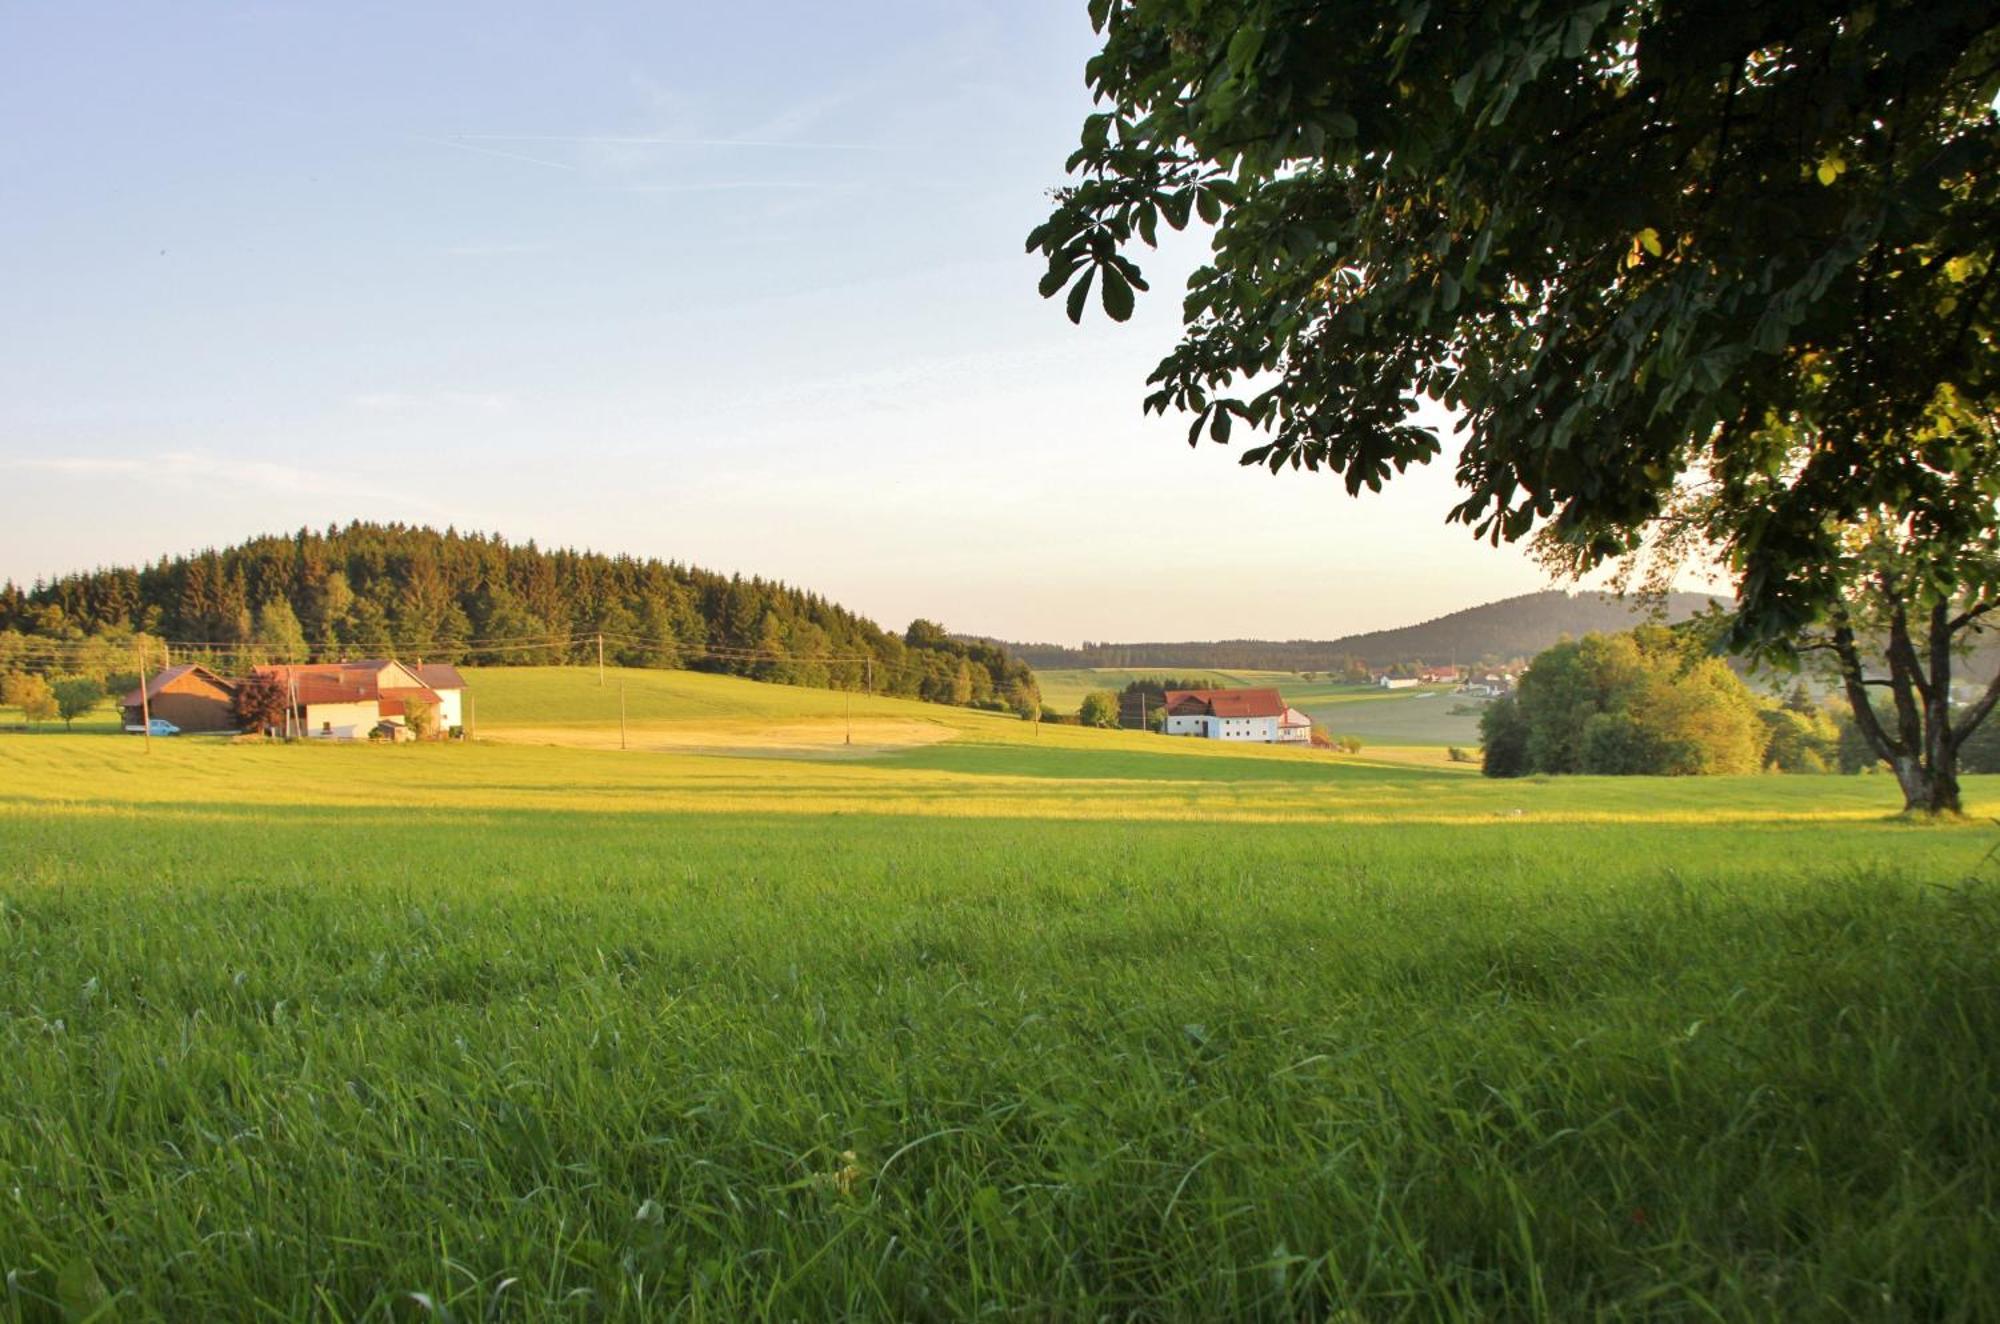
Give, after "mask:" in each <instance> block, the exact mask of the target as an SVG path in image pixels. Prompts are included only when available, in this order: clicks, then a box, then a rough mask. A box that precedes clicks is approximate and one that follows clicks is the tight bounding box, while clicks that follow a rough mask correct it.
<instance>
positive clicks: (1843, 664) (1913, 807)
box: [1833, 608, 2000, 815]
mask: <svg viewBox="0 0 2000 1324" xmlns="http://www.w3.org/2000/svg"><path fill="white" fill-rule="evenodd" d="M1950 624H1951V623H1950V622H1949V620H1948V619H1947V618H1946V617H1945V615H1944V613H1943V612H1942V611H1941V610H1940V611H1935V612H1933V613H1932V618H1931V623H1930V631H1929V636H1930V637H1929V640H1928V642H1929V644H1930V650H1929V651H1930V653H1931V656H1930V665H1929V666H1928V667H1925V666H1923V665H1922V663H1921V662H1920V661H1919V659H1918V656H1917V653H1916V650H1915V649H1914V647H1912V643H1911V639H1910V636H1909V632H1908V629H1907V625H1906V620H1905V617H1904V615H1903V613H1902V611H1901V609H1900V608H1899V609H1898V610H1897V611H1896V612H1895V614H1894V616H1893V617H1892V619H1891V623H1890V629H1889V647H1888V658H1887V660H1888V663H1889V679H1888V681H1887V682H1886V683H1887V687H1888V688H1889V690H1890V693H1891V695H1892V696H1893V698H1894V700H1895V716H1896V723H1895V729H1894V731H1893V732H1892V731H1891V729H1890V728H1889V727H1888V726H1887V725H1885V724H1884V722H1883V721H1882V720H1881V717H1880V716H1879V714H1877V713H1876V711H1875V707H1874V705H1873V703H1871V702H1870V700H1869V697H1868V689H1867V687H1868V686H1869V685H1870V684H1876V685H1880V684H1883V683H1884V682H1881V681H1869V680H1867V679H1865V678H1864V677H1863V675H1862V668H1861V657H1860V650H1859V648H1858V646H1857V643H1856V640H1855V637H1854V632H1853V630H1852V629H1851V628H1850V627H1849V626H1847V625H1846V624H1845V623H1842V624H1841V625H1840V626H1838V627H1837V628H1836V629H1835V631H1834V636H1833V647H1834V654H1835V656H1836V657H1837V658H1838V659H1839V661H1840V672H1841V679H1842V680H1843V682H1844V683H1845V685H1846V689H1847V697H1848V699H1849V701H1850V704H1851V705H1852V707H1853V709H1854V720H1855V724H1856V725H1857V726H1858V727H1860V729H1861V733H1862V735H1863V736H1864V737H1865V738H1866V739H1867V741H1868V744H1869V747H1870V748H1872V749H1873V750H1874V751H1875V753H1876V754H1877V755H1878V756H1879V757H1880V758H1881V759H1882V761H1883V762H1885V763H1887V764H1888V765H1889V767H1890V768H1891V769H1892V770H1893V771H1894V772H1895V774H1896V784H1897V785H1898V786H1900V787H1901V788H1902V791H1903V812H1904V813H1906V814H1912V813H1914V814H1930V815H1936V814H1958V813H1961V812H1963V803H1962V801H1961V800H1960V797H1959V790H1958V747H1959V744H1960V743H1961V742H1962V740H1963V739H1964V737H1965V735H1966V733H1967V732H1969V731H1970V730H1971V728H1972V726H1973V725H1976V724H1977V722H1978V720H1979V719H1980V718H1981V717H1983V716H1984V715H1985V712H1984V708H1982V709H1980V710H1979V711H1978V712H1976V713H1975V714H1973V715H1971V716H1970V719H1969V721H1968V722H1967V723H1966V724H1965V725H1964V726H1963V727H1962V728H1960V729H1954V728H1953V726H1952V721H1951V650H1950V644H1951V635H1952V631H1951V628H1950ZM1994 683H1995V687H1996V689H2000V679H1996V680H1995V682H1994ZM1989 706H1990V701H1989Z"/></svg>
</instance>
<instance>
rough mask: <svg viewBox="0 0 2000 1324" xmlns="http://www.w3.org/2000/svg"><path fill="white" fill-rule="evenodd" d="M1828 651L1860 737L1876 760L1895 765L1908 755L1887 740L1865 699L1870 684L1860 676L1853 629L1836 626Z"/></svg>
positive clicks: (1844, 625) (1880, 724)
mask: <svg viewBox="0 0 2000 1324" xmlns="http://www.w3.org/2000/svg"><path fill="white" fill-rule="evenodd" d="M1830 647H1832V649H1833V652H1834V656H1835V657H1837V658H1838V659H1840V679H1841V681H1842V682H1843V683H1844V684H1845V685H1846V687H1847V702H1848V704H1849V706H1851V707H1852V708H1853V709H1854V724H1855V725H1856V726H1857V727H1859V728H1861V734H1862V737H1863V738H1864V739H1866V740H1867V741H1868V745H1869V748H1871V749H1873V750H1874V751H1875V754H1876V757H1878V758H1881V759H1884V760H1887V761H1888V762H1891V763H1893V762H1895V761H1896V759H1897V758H1899V757H1901V756H1902V755H1904V754H1905V753H1907V751H1906V750H1905V749H1904V748H1903V746H1902V745H1901V744H1899V743H1898V742H1896V741H1894V740H1891V739H1890V738H1889V733H1888V732H1887V731H1885V730H1883V729H1882V719H1881V718H1879V717H1877V716H1876V715H1875V705H1874V704H1873V703H1871V702H1870V701H1869V699H1868V685H1869V682H1868V681H1867V680H1864V679H1863V678H1862V675H1861V654H1860V651H1859V650H1858V649H1856V648H1855V646H1854V630H1853V628H1852V627H1850V626H1849V625H1847V624H1846V623H1845V622H1842V623H1841V624H1840V625H1837V626H1835V627H1834V631H1833V639H1832V641H1831V644H1830ZM1875 683H1876V684H1881V683H1882V682H1880V681H1877V682H1875Z"/></svg>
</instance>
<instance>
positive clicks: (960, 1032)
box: [0, 670, 2000, 1321]
mask: <svg viewBox="0 0 2000 1324" xmlns="http://www.w3.org/2000/svg"><path fill="white" fill-rule="evenodd" d="M611 680H612V684H611V685H610V686H608V687H607V689H606V690H604V691H600V690H598V689H597V688H596V686H595V684H594V676H593V675H591V674H590V673H587V672H583V671H578V670H567V671H565V670H547V671H524V672H504V673H496V672H483V673H478V674H476V675H474V677H473V685H474V687H475V692H476V693H477V694H478V695H479V696H480V697H479V706H478V721H479V724H480V727H481V730H482V732H483V733H485V734H487V735H490V736H491V737H492V738H493V740H492V741H491V742H489V741H486V740H482V741H481V742H479V743H476V744H455V745H440V746H422V747H418V746H407V745H404V746H368V745H351V746H310V745H308V746H283V745H268V746H265V745H235V744H230V743H227V742H225V741H219V740H185V739H183V740H172V741H156V742H154V744H153V751H152V753H151V754H150V755H147V754H145V753H144V752H143V749H142V746H141V742H139V741H138V740H137V739H132V738H123V737H113V736H107V735H77V736H68V737H65V736H59V735H56V736H36V737H12V736H9V737H0V1060H4V1061H5V1063H6V1065H7V1069H6V1070H5V1071H0V1119H4V1121H3V1122H0V1210H4V1217H0V1270H4V1272H5V1283H6V1287H5V1295H4V1296H0V1319H8V1320H23V1321H26V1320H36V1321H39V1320H58V1319H66V1318H85V1317H93V1316H92V1312H93V1310H97V1312H98V1313H97V1314H96V1315H95V1316H94V1317H95V1318H100V1319H111V1318H119V1319H127V1318H139V1319H146V1318H165V1319H293V1318H323V1319H334V1320H349V1319H354V1320H359V1319H371V1320H387V1319H403V1318H412V1319H417V1318H421V1319H439V1320H442V1319H446V1318H449V1319H454V1320H488V1319H548V1318H556V1319H579V1320H606V1319H634V1318H641V1317H662V1318H664V1317H676V1318H680V1317H685V1318H689V1319H715V1320H740V1319H820V1318H830V1317H864V1318H884V1319H971V1318H974V1317H987V1316H995V1317H1001V1318H1026V1319H1036V1320H1045V1319H1065V1320H1066V1319H1099V1318H1106V1317H1112V1318H1120V1319H1127V1318H1136V1319H1191V1320H1192V1319H1216V1318H1230V1317H1242V1318H1264V1319H1285V1320H1296V1319H1329V1318H1341V1319H1348V1320H1377V1319H1401V1318H1416V1319H1430V1318H1472V1317H1485V1318H1524V1319H1537V1318H1539V1319H1549V1320H1572V1319H1578V1318H1585V1317H1590V1318H1640V1317H1643V1318H1649V1319H1650V1318H1661V1317H1665V1318H1690V1319H1696V1318H1699V1319H1768V1318H1841V1319H1911V1318H1927V1319H1952V1318H1963V1319H1973V1318H1980V1317H1984V1316H1986V1315H1987V1314H1988V1313H1989V1311H1990V1309H1991V1306H1990V1303H1991V1302H1992V1301H1993V1300H1995V1299H1996V1293H2000V1270H1996V1268H1995V1267H1994V1266H1996V1265H2000V1225H1996V1209H2000V1204H1996V1198H1995V1197H1996V1194H2000V1191H1997V1190H1996V1187H2000V1137H1996V1121H1995V1119H1996V1117H2000V1107H1996V1104H2000V1099H1996V1085H2000V1072H1997V1071H1996V1065H1995V1063H1996V1055H1995V1047H1996V1044H2000V998H1996V996H1995V995H1996V992H2000V949H1996V944H1995V941H1994V940H1995V935H1996V925H2000V903H1997V902H1996V900H1995V897H1996V894H2000V893H1997V892H1996V889H2000V882H1992V881H1981V880H1982V879H1986V878H1988V877H1989V876H1991V875H1992V874H1993V872H1994V869H1993V866H1991V865H1990V864H1986V863H1984V862H1983V860H1984V857H1985V855H1986V853H1987V852H1988V851H1989V850H1990V849H1991V848H1992V846H1993V844H1994V834H1993V831H1992V829H1991V827H1990V825H1988V824H1987V822H1986V816H1987V815H1989V814H1991V813H1993V812H1994V811H1995V810H1996V809H2000V783H1996V782H1994V781H1989V780H1987V779H1978V778H1975V779H1970V782H1969V793H1970V796H1971V798H1972V799H1973V801H1975V806H1974V811H1973V818H1974V824H1973V825H1969V826H1963V827H1941V828H1940V827H1920V826H1914V825H1911V824H1907V823H1904V822H1901V821H1898V820H1896V819H1895V818H1893V817H1892V811H1893V810H1894V808H1895V806H1896V804H1897V799H1896V797H1895V795H1894V793H1893V786H1892V785H1891V784H1890V783H1889V782H1888V781H1887V780H1886V779H1883V778H1878V777H1861V778H1839V777H1815V778H1806V777H1799V778H1776V777H1767V778H1736V779H1722V778H1717V779H1709V780H1694V779H1688V780H1678V781H1656V780H1642V779H1629V780H1623V781H1618V780H1598V779H1583V778H1577V779H1556V780H1543V781H1536V780H1528V781H1519V782H1505V783H1497V782H1488V781H1485V780H1484V779H1481V778H1478V777H1476V776H1467V775H1465V774H1463V773H1462V772H1458V771H1454V770H1451V769H1447V768H1435V769H1433V768H1426V767H1416V766H1410V765H1407V764H1396V763H1392V762H1387V761H1372V760H1370V759H1369V758H1367V757H1366V756H1365V755H1364V756H1363V757H1362V758H1358V759H1339V758H1330V757H1327V756H1325V755H1316V754H1313V753H1310V752H1306V751H1296V750H1278V749H1265V748H1257V749H1243V748H1235V749H1231V748H1227V747H1221V746H1217V745H1214V744H1211V743H1209V742H1195V741H1167V740H1162V739H1160V738H1158V737H1149V736H1144V735H1140V734H1137V733H1120V732H1092V731H1084V730H1080V729H1077V728H1066V727H1053V726H1043V727H1041V728H1040V730H1039V733H1038V732H1037V731H1036V728H1035V727H1034V726H1033V725H1031V724H1027V723H1022V722H1019V721H1015V720H1012V719H1008V718H1000V717H994V716H988V715H982V714H976V713H969V712H964V711H960V710H951V709H939V708H934V707H929V706H926V705H917V704H904V703H899V702H897V701H889V700H866V699H864V700H859V701H856V702H855V703H854V705H853V711H852V716H853V718H854V720H855V721H856V722H857V723H868V722H874V723H881V724H882V726H881V727H879V728H868V729H871V730H878V731H879V732H881V733H888V732H891V731H892V729H893V730H894V731H896V732H901V733H902V734H901V735H899V736H898V737H897V738H896V739H893V740H891V739H888V738H886V735H885V738H884V739H882V740H881V741H880V742H878V744H877V745H876V746H872V747H869V748H870V749H871V750H872V752H862V753H855V752H853V751H854V749H855V748H856V747H853V746H848V745H846V744H845V743H844V741H841V740H838V738H837V737H834V736H832V735H831V734H830V733H831V731H832V730H834V729H838V730H840V731H842V732H843V733H844V729H845V723H846V722H847V720H848V718H849V712H848V705H847V703H846V701H845V700H844V699H843V697H842V696H839V695H830V694H825V693H819V692H813V691H799V690H787V689H778V688H773V687H762V686H754V685H751V684H749V683H748V682H743V681H734V680H726V679H722V678H716V677H701V676H688V675H677V674H672V673H646V674H644V675H638V674H634V675H629V676H626V677H624V680H625V690H626V708H627V714H626V718H627V726H628V738H630V737H631V736H632V734H633V733H634V732H639V731H643V732H645V733H647V734H648V737H649V738H655V739H658V740H659V741H662V742H665V744H664V745H663V746H662V747H663V748H669V747H671V746H673V742H674V741H675V740H682V739H683V737H685V739H684V740H683V746H684V747H672V748H669V752H657V751H648V752H640V751H632V752H625V753H621V752H619V751H617V750H616V749H613V748H603V747H601V746H602V745H603V744H604V732H605V731H606V730H609V731H611V733H612V736H613V738H614V739H615V734H616V722H617V713H616V707H615V704H616V692H617V691H616V686H617V682H618V680H619V677H618V676H617V675H616V674H614V675H613V676H612V678H611ZM607 702H608V703H609V704H610V707H609V711H608V713H607V710H606V705H607ZM906 724H907V725H909V726H920V727H924V728H925V737H924V738H923V739H915V738H909V737H908V732H907V731H904V730H903V728H904V726H905V725H906ZM774 727H783V728H795V730H793V733H792V734H789V735H786V736H785V737H783V738H782V739H773V738H771V737H770V736H769V735H768V734H767V733H768V732H769V731H770V730H771V729H773V728H774ZM677 733H678V734H677ZM593 745H595V746H600V747H595V748H593V747H586V746H593ZM697 748H698V749H713V750H729V751H731V752H732V753H731V754H730V755H719V754H716V753H693V752H686V750H687V749H697Z"/></svg>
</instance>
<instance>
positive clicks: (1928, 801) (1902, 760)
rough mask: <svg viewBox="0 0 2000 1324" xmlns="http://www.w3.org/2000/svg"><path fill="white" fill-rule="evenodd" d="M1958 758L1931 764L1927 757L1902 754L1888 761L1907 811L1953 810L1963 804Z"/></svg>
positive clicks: (1958, 810) (1905, 811) (1957, 809)
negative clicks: (1960, 796)
mask: <svg viewBox="0 0 2000 1324" xmlns="http://www.w3.org/2000/svg"><path fill="white" fill-rule="evenodd" d="M1957 762H1958V761H1957V760H1956V759H1952V760H1951V761H1950V762H1949V763H1948V764H1944V765H1939V764H1933V763H1931V761H1930V760H1928V759H1921V758H1916V757H1913V756H1911V755H1903V756H1901V757H1899V758H1897V759H1895V760H1893V761H1892V762H1891V764H1890V766H1891V767H1893V768H1894V769H1895V770H1896V784H1897V785H1898V786H1900V787H1902V788H1903V812H1904V813H1906V814H1956V813H1960V812H1962V809H1963V806H1962V804H1961V802H1960V800H1959V794H1958V767H1957Z"/></svg>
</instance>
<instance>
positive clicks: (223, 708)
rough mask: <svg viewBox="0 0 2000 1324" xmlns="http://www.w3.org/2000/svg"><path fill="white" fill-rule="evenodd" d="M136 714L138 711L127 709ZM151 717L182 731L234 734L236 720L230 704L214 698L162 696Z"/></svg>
mask: <svg viewBox="0 0 2000 1324" xmlns="http://www.w3.org/2000/svg"><path fill="white" fill-rule="evenodd" d="M126 711H127V712H128V713H136V712H137V709H130V708H128V709H126ZM153 716H155V717H164V718H166V719H167V720H168V721H169V722H172V723H173V724H174V725H175V726H177V727H179V728H180V729H181V730H183V731H234V730H235V729H236V718H235V716H234V715H233V714H232V713H231V712H230V711H229V700H228V699H227V698H225V697H219V696H217V695H213V694H171V693H169V694H162V695H161V696H160V697H159V698H157V699H154V700H153Z"/></svg>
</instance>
